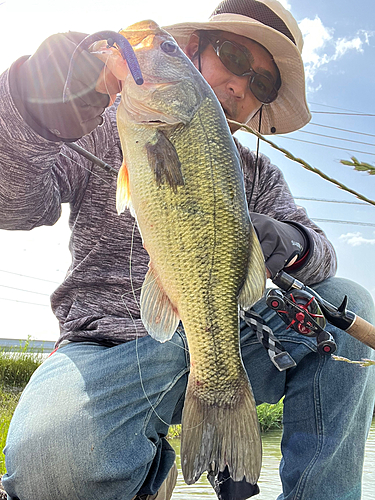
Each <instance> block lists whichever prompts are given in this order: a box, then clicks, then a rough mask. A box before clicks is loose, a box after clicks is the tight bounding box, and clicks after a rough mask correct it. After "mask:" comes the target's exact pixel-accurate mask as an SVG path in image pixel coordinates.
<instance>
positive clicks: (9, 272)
mask: <svg viewBox="0 0 375 500" xmlns="http://www.w3.org/2000/svg"><path fill="white" fill-rule="evenodd" d="M0 272H2V273H7V274H14V275H15V276H23V277H24V278H31V279H33V280H39V281H45V282H47V283H54V284H55V285H60V283H59V282H58V281H51V280H45V279H42V278H36V277H35V276H28V275H27V274H20V273H13V272H11V271H5V269H0Z"/></svg>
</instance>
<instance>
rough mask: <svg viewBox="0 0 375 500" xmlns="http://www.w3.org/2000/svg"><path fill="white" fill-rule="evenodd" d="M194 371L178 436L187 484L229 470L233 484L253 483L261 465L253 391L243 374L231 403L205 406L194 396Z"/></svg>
mask: <svg viewBox="0 0 375 500" xmlns="http://www.w3.org/2000/svg"><path fill="white" fill-rule="evenodd" d="M195 384H196V380H195V375H194V372H191V373H190V376H189V384H188V388H187V391H186V396H185V403H184V412H183V417H182V435H181V467H182V472H183V476H184V480H185V482H186V483H187V484H193V483H195V482H196V481H197V480H198V479H199V478H200V476H201V475H202V474H203V472H205V471H213V472H214V473H215V475H217V474H218V473H219V472H222V471H224V469H225V467H226V466H227V467H228V470H229V474H230V477H231V478H232V479H233V480H234V481H242V479H243V478H244V477H245V479H246V481H247V482H249V483H251V484H255V483H256V482H257V480H258V478H259V475H260V469H261V463H262V442H261V437H260V427H259V421H258V416H257V412H256V405H255V401H254V396H253V392H252V389H251V386H250V384H249V381H248V379H247V376H246V373H244V376H243V381H241V384H240V386H241V387H240V388H239V390H238V391H237V394H236V395H235V396H234V397H233V398H232V400H231V402H230V403H227V404H225V405H218V404H212V403H208V402H207V401H204V400H202V399H201V398H199V396H197V391H196V390H195V387H196V385H195Z"/></svg>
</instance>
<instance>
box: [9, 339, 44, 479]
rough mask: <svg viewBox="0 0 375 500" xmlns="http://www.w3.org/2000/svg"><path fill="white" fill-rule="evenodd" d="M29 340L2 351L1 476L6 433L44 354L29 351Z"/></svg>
mask: <svg viewBox="0 0 375 500" xmlns="http://www.w3.org/2000/svg"><path fill="white" fill-rule="evenodd" d="M28 345H29V342H26V344H25V346H24V347H21V346H20V347H19V348H18V349H16V350H14V351H12V352H4V351H0V476H1V475H2V474H4V473H5V463H4V455H3V453H2V450H3V448H4V446H5V440H6V435H7V433H8V428H9V423H10V420H11V418H12V415H13V412H14V410H15V408H16V406H17V403H18V400H19V398H20V395H21V392H22V390H23V388H24V387H25V385H26V384H27V382H28V381H29V379H30V377H31V375H32V374H33V373H34V371H35V370H36V369H37V368H38V366H39V365H40V364H41V363H42V356H41V355H40V354H34V353H29V352H27V349H28Z"/></svg>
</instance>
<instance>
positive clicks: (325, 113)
mask: <svg viewBox="0 0 375 500" xmlns="http://www.w3.org/2000/svg"><path fill="white" fill-rule="evenodd" d="M311 113H315V114H316V115H317V114H319V115H345V116H375V115H374V114H372V113H336V112H335V111H313V110H311Z"/></svg>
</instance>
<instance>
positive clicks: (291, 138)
mask: <svg viewBox="0 0 375 500" xmlns="http://www.w3.org/2000/svg"><path fill="white" fill-rule="evenodd" d="M279 137H280V138H281V139H289V140H290V141H297V142H305V143H307V144H314V145H315V146H324V147H326V148H331V149H340V150H341V151H350V152H352V153H362V154H363V155H371V156H375V153H369V152H367V151H358V150H357V149H348V148H340V147H339V146H330V145H329V144H322V143H320V142H312V141H304V140H303V139H296V138H295V137H287V136H286V135H280V136H279Z"/></svg>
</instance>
